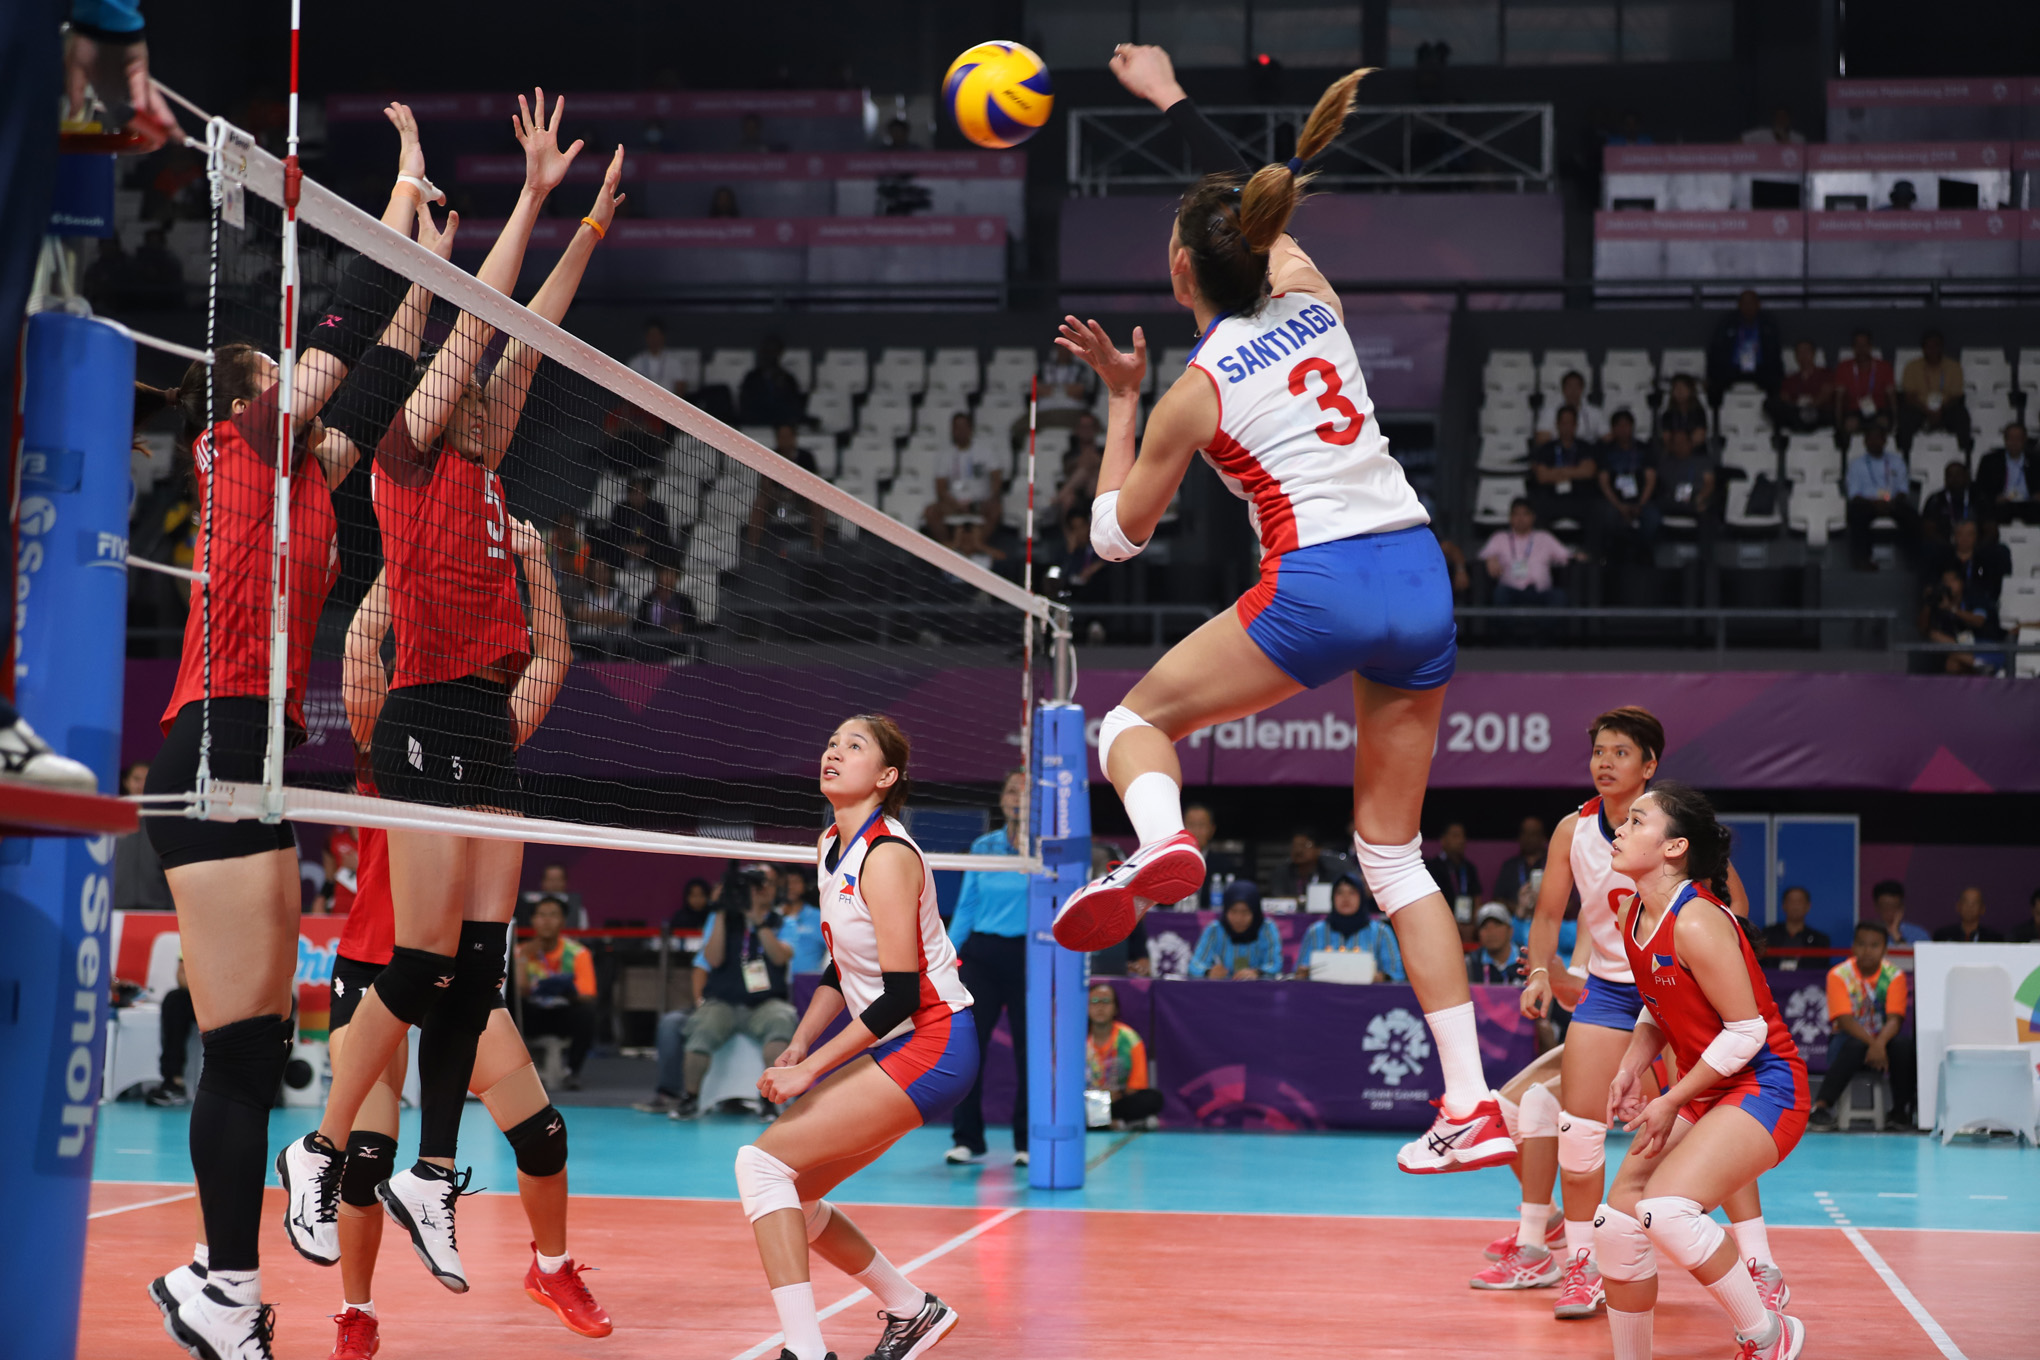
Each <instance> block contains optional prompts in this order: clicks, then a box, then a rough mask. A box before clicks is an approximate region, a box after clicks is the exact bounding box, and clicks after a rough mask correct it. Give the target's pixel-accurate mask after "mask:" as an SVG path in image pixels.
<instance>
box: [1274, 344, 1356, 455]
mask: <svg viewBox="0 0 2040 1360" xmlns="http://www.w3.org/2000/svg"><path fill="white" fill-rule="evenodd" d="M1313 373H1315V374H1317V375H1318V376H1319V377H1320V378H1322V379H1324V383H1325V394H1324V395H1323V396H1321V397H1319V398H1318V399H1317V404H1318V409H1319V410H1320V411H1329V412H1331V413H1332V414H1333V415H1335V416H1343V417H1345V421H1346V423H1345V424H1344V425H1339V424H1337V423H1335V422H1333V421H1329V420H1328V421H1326V422H1325V423H1324V424H1322V425H1320V426H1318V427H1317V437H1318V438H1319V439H1322V440H1324V441H1325V442H1326V443H1327V444H1350V443H1352V442H1353V441H1354V440H1356V439H1358V438H1359V437H1360V426H1361V425H1362V424H1363V423H1365V422H1366V420H1367V417H1366V416H1363V415H1361V414H1360V408H1358V407H1357V406H1355V405H1353V403H1352V402H1350V401H1348V400H1347V399H1346V398H1345V397H1344V396H1343V395H1341V393H1340V392H1339V370H1338V369H1336V368H1334V367H1332V362H1331V360H1329V359H1305V360H1304V361H1303V362H1302V363H1300V364H1298V365H1297V366H1296V367H1295V368H1292V369H1290V370H1289V394H1290V395H1291V396H1294V397H1301V396H1305V395H1307V394H1308V388H1309V378H1310V375H1311V374H1313Z"/></svg>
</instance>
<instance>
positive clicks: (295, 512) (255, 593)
mask: <svg viewBox="0 0 2040 1360" xmlns="http://www.w3.org/2000/svg"><path fill="white" fill-rule="evenodd" d="M277 391H278V389H277V388H275V387H271V388H270V389H269V390H268V391H266V392H264V393H263V394H262V395H261V396H259V397H257V398H256V399H255V401H254V402H253V403H252V404H250V405H249V407H248V408H247V409H246V410H244V411H242V412H241V413H240V414H239V415H237V416H235V417H233V418H232V419H231V420H222V421H220V422H219V423H218V424H216V425H214V426H213V427H212V429H210V430H208V431H206V432H205V433H204V434H202V435H200V436H199V437H198V440H197V442H196V443H194V444H193V445H192V450H191V452H192V464H193V475H194V477H195V479H196V482H197V505H198V506H199V508H200V516H199V529H198V543H197V555H196V561H195V565H196V566H197V567H198V568H199V570H201V571H203V572H205V573H207V575H208V577H209V580H208V581H205V582H194V583H193V584H192V587H191V614H190V617H189V618H187V619H186V620H185V624H184V655H183V660H182V662H181V664H180V665H179V666H178V668H177V687H176V688H175V689H174V690H172V691H171V694H170V706H169V707H168V708H166V709H164V710H163V718H162V727H163V731H164V733H165V734H166V735H167V734H168V733H169V731H170V725H171V724H172V723H173V722H175V721H176V719H177V712H178V710H179V709H181V708H183V707H184V706H185V705H186V704H188V703H191V702H192V701H194V700H197V699H205V698H213V699H230V698H250V697H255V698H259V697H261V696H263V695H266V694H268V693H269V629H270V613H269V606H270V599H271V596H272V595H273V594H274V591H273V590H272V589H271V577H270V571H269V568H270V562H271V555H272V552H273V540H274V537H275V510H276V413H277ZM208 500H210V514H209V516H208V514H207V511H206V507H207V503H208ZM335 529H336V525H335V523H334V519H333V493H332V491H331V489H329V488H328V487H327V485H326V473H325V469H324V468H323V467H321V466H320V464H319V460H318V459H317V458H314V457H312V456H311V455H309V454H302V455H300V456H299V457H298V459H297V462H296V465H295V467H294V468H293V470H292V472H291V478H290V576H289V586H290V605H289V610H290V618H289V629H290V656H289V660H288V663H287V665H288V681H287V689H286V695H285V703H286V714H287V717H288V719H289V721H290V722H291V724H292V725H293V726H295V727H297V728H299V729H302V728H303V727H304V725H305V715H304V697H305V675H306V673H307V672H308V671H309V670H310V668H311V661H312V637H313V635H314V634H315V633H316V632H317V631H318V627H319V612H320V610H322V609H324V608H325V606H326V594H327V592H328V591H330V590H331V589H332V588H333V578H334V577H335V576H336V575H338V574H339V569H340V548H339V543H338V540H337V537H336V534H335ZM208 628H209V629H210V636H209V637H208ZM208 644H209V645H208ZM208 651H210V653H211V655H210V658H208V656H207V653H208ZM208 672H210V674H208Z"/></svg>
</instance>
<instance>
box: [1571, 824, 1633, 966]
mask: <svg viewBox="0 0 2040 1360" xmlns="http://www.w3.org/2000/svg"><path fill="white" fill-rule="evenodd" d="M1614 837H1615V833H1614V830H1613V829H1612V828H1611V827H1610V826H1609V825H1608V816H1607V814H1606V813H1605V812H1603V811H1602V809H1601V800H1600V799H1599V798H1589V799H1588V800H1587V801H1586V802H1585V803H1584V804H1582V805H1581V807H1580V811H1579V817H1578V819H1577V820H1576V821H1574V823H1573V833H1572V877H1573V888H1574V889H1575V890H1576V891H1577V892H1578V893H1579V895H1580V924H1579V928H1580V930H1581V932H1582V933H1584V934H1585V935H1586V937H1587V940H1588V941H1589V942H1590V943H1591V944H1592V945H1593V957H1591V958H1589V959H1588V960H1587V972H1588V973H1590V974H1591V975H1593V976H1594V977H1601V978H1606V979H1608V981H1610V982H1633V981H1635V977H1634V975H1633V974H1632V973H1631V972H1630V971H1629V952H1628V951H1627V950H1625V949H1624V948H1623V947H1622V926H1621V923H1620V922H1619V921H1618V920H1617V919H1616V915H1615V913H1616V909H1617V908H1618V907H1620V906H1621V904H1622V899H1623V898H1625V897H1627V896H1629V894H1631V893H1633V892H1635V891H1636V884H1635V883H1633V882H1631V881H1630V880H1629V879H1627V878H1625V877H1623V876H1622V875H1621V874H1618V873H1616V872H1615V862H1614V861H1615V843H1614ZM1574 956H1575V957H1578V951H1577V950H1575V951H1574Z"/></svg>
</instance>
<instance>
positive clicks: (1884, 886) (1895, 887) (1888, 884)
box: [1870, 878, 1932, 968]
mask: <svg viewBox="0 0 2040 1360" xmlns="http://www.w3.org/2000/svg"><path fill="white" fill-rule="evenodd" d="M1870 904H1871V906H1872V907H1874V908H1875V909H1876V912H1877V919H1878V920H1879V921H1880V922H1882V923H1883V925H1884V936H1885V939H1886V940H1887V941H1889V942H1890V944H1897V945H1907V944H1918V943H1919V942H1920V941H1921V940H1926V939H1931V938H1932V937H1931V936H1930V935H1928V934H1927V932H1926V929H1925V928H1924V927H1922V926H1916V925H1914V924H1913V923H1912V922H1910V921H1908V920H1906V919H1905V884H1903V883H1901V882H1899V881H1898V880H1897V879H1895V878H1887V879H1884V880H1882V881H1880V882H1879V883H1878V884H1877V886H1876V887H1874V888H1872V889H1871V890H1870ZM1907 967H1908V968H1909V967H1910V964H1908V965H1907Z"/></svg>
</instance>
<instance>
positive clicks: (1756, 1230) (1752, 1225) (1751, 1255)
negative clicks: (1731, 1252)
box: [1728, 1215, 1774, 1266]
mask: <svg viewBox="0 0 2040 1360" xmlns="http://www.w3.org/2000/svg"><path fill="white" fill-rule="evenodd" d="M1728 1231H1729V1232H1730V1233H1731V1234H1732V1235H1733V1236H1734V1237H1735V1254H1736V1255H1737V1256H1739V1257H1741V1258H1742V1259H1743V1260H1744V1261H1751V1260H1754V1261H1755V1262H1756V1263H1757V1264H1758V1265H1760V1266H1768V1265H1772V1264H1774V1262H1773V1261H1772V1260H1771V1230H1770V1229H1769V1228H1766V1227H1765V1226H1764V1220H1763V1216H1762V1215H1759V1216H1757V1217H1756V1218H1746V1219H1744V1220H1743V1221H1742V1222H1740V1223H1731V1224H1729V1225H1728Z"/></svg>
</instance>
